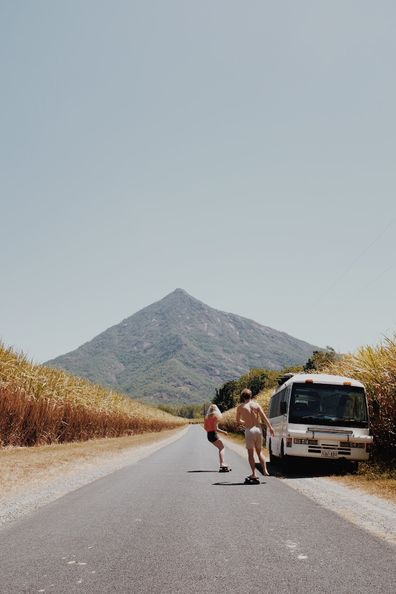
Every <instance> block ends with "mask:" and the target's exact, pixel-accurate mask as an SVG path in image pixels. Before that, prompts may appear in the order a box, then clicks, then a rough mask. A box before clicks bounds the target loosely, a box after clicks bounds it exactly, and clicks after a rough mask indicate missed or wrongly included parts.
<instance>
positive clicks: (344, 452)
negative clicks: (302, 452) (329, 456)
mask: <svg viewBox="0 0 396 594" xmlns="http://www.w3.org/2000/svg"><path fill="white" fill-rule="evenodd" d="M326 450H336V451H337V452H338V454H339V455H340V456H350V455H351V448H350V447H347V446H342V447H339V446H336V445H332V444H325V443H323V444H322V445H321V446H320V445H317V446H308V452H309V453H311V454H321V453H322V451H326Z"/></svg>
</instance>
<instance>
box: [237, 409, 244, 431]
mask: <svg viewBox="0 0 396 594" xmlns="http://www.w3.org/2000/svg"><path fill="white" fill-rule="evenodd" d="M236 425H237V427H238V429H244V428H245V421H244V420H243V419H241V409H240V408H239V406H238V407H237V411H236Z"/></svg>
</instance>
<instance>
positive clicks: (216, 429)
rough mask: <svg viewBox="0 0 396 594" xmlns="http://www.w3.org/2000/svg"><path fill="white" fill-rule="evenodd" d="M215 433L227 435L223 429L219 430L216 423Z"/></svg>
mask: <svg viewBox="0 0 396 594" xmlns="http://www.w3.org/2000/svg"><path fill="white" fill-rule="evenodd" d="M215 431H218V432H219V433H224V435H227V431H224V429H220V427H219V424H218V423H217V422H216V425H215Z"/></svg>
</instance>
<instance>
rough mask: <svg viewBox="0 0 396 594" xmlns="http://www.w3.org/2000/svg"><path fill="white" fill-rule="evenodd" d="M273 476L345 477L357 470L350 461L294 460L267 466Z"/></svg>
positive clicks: (290, 477) (291, 477)
mask: <svg viewBox="0 0 396 594" xmlns="http://www.w3.org/2000/svg"><path fill="white" fill-rule="evenodd" d="M257 466H259V465H257ZM267 468H268V471H269V473H270V475H271V476H276V477H278V478H289V479H293V478H312V477H315V476H344V475H345V474H348V473H353V472H355V471H356V468H355V467H354V466H353V464H352V463H351V462H350V461H348V460H327V461H325V462H323V461H322V460H313V459H306V458H294V459H293V460H288V459H287V458H286V459H285V460H280V461H279V462H276V463H272V464H267Z"/></svg>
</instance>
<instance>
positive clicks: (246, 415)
mask: <svg viewBox="0 0 396 594" xmlns="http://www.w3.org/2000/svg"><path fill="white" fill-rule="evenodd" d="M260 409H261V407H260V406H259V405H258V404H257V403H256V402H251V401H250V402H244V403H242V404H240V405H239V406H238V412H239V415H238V416H239V420H240V421H242V423H243V427H244V428H245V429H252V428H253V427H260Z"/></svg>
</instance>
